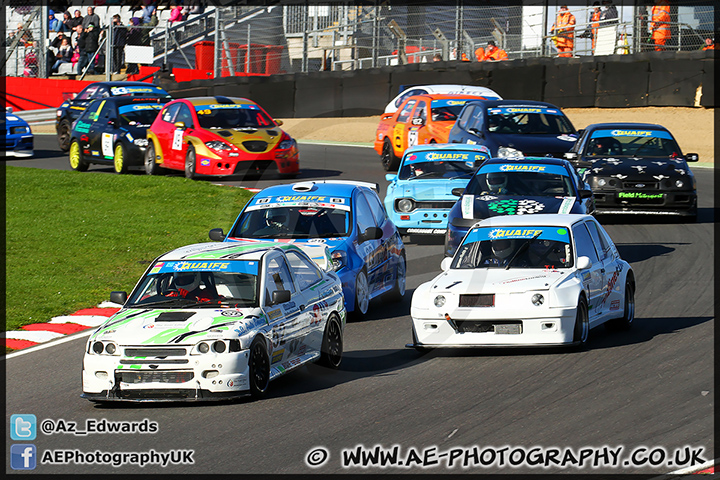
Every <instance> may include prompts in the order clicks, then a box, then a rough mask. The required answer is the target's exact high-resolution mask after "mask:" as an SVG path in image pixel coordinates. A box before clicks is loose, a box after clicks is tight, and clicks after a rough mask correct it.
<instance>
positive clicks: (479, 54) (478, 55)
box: [475, 47, 485, 62]
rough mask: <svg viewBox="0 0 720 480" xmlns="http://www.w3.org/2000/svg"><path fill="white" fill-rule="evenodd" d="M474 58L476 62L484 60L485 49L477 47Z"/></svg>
mask: <svg viewBox="0 0 720 480" xmlns="http://www.w3.org/2000/svg"><path fill="white" fill-rule="evenodd" d="M475 59H476V60H477V61H478V62H482V61H484V60H485V49H484V48H483V47H478V48H476V49H475Z"/></svg>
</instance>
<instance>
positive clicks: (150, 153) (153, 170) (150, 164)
mask: <svg viewBox="0 0 720 480" xmlns="http://www.w3.org/2000/svg"><path fill="white" fill-rule="evenodd" d="M145 173H147V174H148V175H157V174H158V173H160V167H159V166H158V164H157V162H156V161H155V144H154V143H153V142H152V140H148V146H147V149H146V150H145Z"/></svg>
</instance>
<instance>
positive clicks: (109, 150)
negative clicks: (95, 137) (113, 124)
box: [102, 133, 113, 158]
mask: <svg viewBox="0 0 720 480" xmlns="http://www.w3.org/2000/svg"><path fill="white" fill-rule="evenodd" d="M112 142H113V136H112V134H111V133H103V134H102V154H103V157H108V158H109V157H112V156H113V144H112Z"/></svg>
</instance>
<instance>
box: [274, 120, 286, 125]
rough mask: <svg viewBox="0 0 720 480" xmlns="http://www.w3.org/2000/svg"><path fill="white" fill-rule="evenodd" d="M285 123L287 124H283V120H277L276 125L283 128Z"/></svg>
mask: <svg viewBox="0 0 720 480" xmlns="http://www.w3.org/2000/svg"><path fill="white" fill-rule="evenodd" d="M283 123H285V122H283V121H282V120H275V125H277V126H278V127H280V126H282V125H283Z"/></svg>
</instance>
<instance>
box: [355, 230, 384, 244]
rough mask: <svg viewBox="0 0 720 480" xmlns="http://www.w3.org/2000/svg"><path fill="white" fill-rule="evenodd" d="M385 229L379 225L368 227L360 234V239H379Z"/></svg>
mask: <svg viewBox="0 0 720 480" xmlns="http://www.w3.org/2000/svg"><path fill="white" fill-rule="evenodd" d="M382 236H383V231H382V229H381V228H378V227H368V228H367V229H365V231H364V232H363V233H361V234H360V240H361V242H360V243H362V242H365V241H367V240H377V239H379V238H382Z"/></svg>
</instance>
